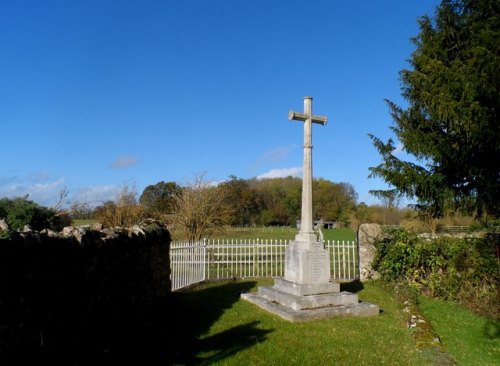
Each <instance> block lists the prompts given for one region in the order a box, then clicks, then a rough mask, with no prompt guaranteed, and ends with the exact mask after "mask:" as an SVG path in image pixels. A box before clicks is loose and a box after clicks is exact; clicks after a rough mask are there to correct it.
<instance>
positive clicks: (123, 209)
mask: <svg viewBox="0 0 500 366" xmlns="http://www.w3.org/2000/svg"><path fill="white" fill-rule="evenodd" d="M94 217H95V218H96V219H97V220H98V221H99V222H100V223H101V224H103V225H104V226H105V227H114V226H122V227H127V226H132V225H134V224H138V223H139V222H140V221H141V220H142V219H143V218H144V209H143V207H142V206H141V205H140V204H139V203H138V202H137V190H136V188H135V185H134V184H131V183H124V184H123V186H122V187H121V190H120V192H119V193H118V195H117V198H116V200H115V201H114V202H113V201H108V202H105V203H104V204H103V205H102V206H99V207H97V208H96V209H95V213H94Z"/></svg>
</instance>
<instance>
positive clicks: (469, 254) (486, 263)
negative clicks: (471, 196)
mask: <svg viewBox="0 0 500 366" xmlns="http://www.w3.org/2000/svg"><path fill="white" fill-rule="evenodd" d="M376 247H377V256H376V258H375V259H374V262H373V263H372V265H373V268H374V269H375V270H377V271H378V272H379V273H380V275H381V276H382V278H383V279H384V280H388V281H393V282H404V283H408V284H409V285H411V286H413V287H414V288H415V289H417V290H419V291H422V292H423V293H426V294H429V295H430V296H434V297H439V298H443V299H447V300H453V301H458V302H460V303H462V304H464V305H466V306H468V307H470V308H471V309H472V310H474V311H477V312H479V313H482V314H486V315H489V316H493V317H495V316H498V315H499V313H498V311H499V310H498V299H497V298H496V291H497V290H496V286H497V283H498V282H499V281H500V275H499V271H498V261H497V258H496V250H497V248H498V235H495V234H490V235H487V236H486V237H484V238H452V237H439V238H436V239H433V240H428V239H423V238H419V237H418V236H417V235H416V234H415V233H413V232H410V231H406V230H401V229H396V230H390V231H388V233H387V234H386V235H385V236H384V238H382V239H381V240H379V241H378V242H377V243H376Z"/></svg>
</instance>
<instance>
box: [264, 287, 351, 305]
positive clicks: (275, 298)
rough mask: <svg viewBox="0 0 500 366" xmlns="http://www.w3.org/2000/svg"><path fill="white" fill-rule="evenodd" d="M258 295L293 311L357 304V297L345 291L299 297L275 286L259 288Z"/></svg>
mask: <svg viewBox="0 0 500 366" xmlns="http://www.w3.org/2000/svg"><path fill="white" fill-rule="evenodd" d="M258 294H259V295H261V296H263V297H265V298H267V299H268V300H270V301H271V302H276V303H279V304H281V305H283V306H285V307H289V308H292V309H293V310H303V309H316V308H324V307H328V306H348V305H355V304H357V303H358V302H359V301H358V295H356V294H353V293H350V292H346V291H343V292H334V293H330V294H318V295H307V296H299V295H295V294H290V293H286V292H283V291H282V290H281V289H278V288H276V287H275V286H261V287H259V291H258Z"/></svg>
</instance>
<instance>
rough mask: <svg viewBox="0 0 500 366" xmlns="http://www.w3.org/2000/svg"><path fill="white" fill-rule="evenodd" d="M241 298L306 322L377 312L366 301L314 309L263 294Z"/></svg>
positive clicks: (286, 318)
mask: <svg viewBox="0 0 500 366" xmlns="http://www.w3.org/2000/svg"><path fill="white" fill-rule="evenodd" d="M241 298H242V299H244V300H246V301H249V302H251V303H253V304H255V305H257V306H258V307H260V308H261V309H264V310H267V311H269V312H270V313H273V314H275V315H278V316H279V317H281V318H283V319H285V320H288V321H291V322H294V323H295V322H307V321H313V320H319V319H328V318H334V317H351V316H356V317H367V316H376V315H378V314H379V307H378V305H373V304H368V303H363V302H361V303H357V304H351V305H341V306H327V307H322V308H316V309H303V310H295V309H292V308H290V307H287V306H284V305H281V304H279V303H276V302H273V301H271V300H270V299H268V298H267V297H265V296H262V295H260V294H258V293H257V294H256V293H245V294H242V295H241Z"/></svg>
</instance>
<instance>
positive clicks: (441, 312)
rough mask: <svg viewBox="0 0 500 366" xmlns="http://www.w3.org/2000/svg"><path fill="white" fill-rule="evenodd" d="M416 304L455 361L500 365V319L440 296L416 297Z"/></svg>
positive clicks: (470, 363)
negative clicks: (432, 297) (444, 299)
mask: <svg viewBox="0 0 500 366" xmlns="http://www.w3.org/2000/svg"><path fill="white" fill-rule="evenodd" d="M419 307H420V309H421V310H422V311H423V313H424V314H425V315H426V317H427V318H428V319H429V320H430V322H431V324H432V325H433V327H434V329H435V331H436V332H437V333H438V334H439V336H440V339H441V341H442V343H443V344H444V346H445V348H446V350H447V351H448V353H449V354H450V355H451V356H453V358H454V359H455V360H456V361H457V363H458V365H484V366H486V365H500V322H499V321H494V320H491V319H488V318H484V317H480V316H478V315H475V314H473V313H472V312H470V311H469V310H467V309H465V308H463V307H461V306H459V305H456V304H452V303H449V302H445V301H442V300H436V299H430V298H427V297H420V298H419Z"/></svg>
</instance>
